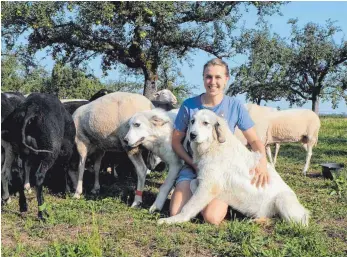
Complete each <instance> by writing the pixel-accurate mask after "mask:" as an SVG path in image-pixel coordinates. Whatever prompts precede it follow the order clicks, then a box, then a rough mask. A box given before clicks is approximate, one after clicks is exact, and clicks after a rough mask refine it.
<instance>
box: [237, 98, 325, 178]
mask: <svg viewBox="0 0 347 257" xmlns="http://www.w3.org/2000/svg"><path fill="white" fill-rule="evenodd" d="M246 108H247V109H248V111H249V114H250V116H251V118H252V120H253V121H254V122H255V129H256V132H257V134H258V136H259V138H260V139H261V140H262V142H263V143H264V145H265V147H266V152H267V155H268V158H269V161H270V163H272V164H273V165H274V166H275V164H276V160H277V155H278V151H279V147H280V143H290V142H301V143H302V144H303V146H304V148H305V150H306V151H307V156H306V163H305V166H304V169H303V174H304V175H306V173H307V170H308V168H309V164H310V160H311V156H312V148H313V146H314V145H316V144H317V142H318V133H319V128H320V120H319V117H318V116H317V114H315V113H314V112H313V111H311V110H306V109H290V110H283V111H277V110H276V109H274V108H270V107H266V106H258V105H255V104H247V105H246ZM235 135H236V136H237V138H239V139H240V140H241V142H242V143H243V144H246V142H247V141H246V140H245V138H244V137H243V135H242V133H241V132H240V131H238V130H237V131H235ZM271 144H275V145H276V148H275V149H276V150H275V156H274V159H273V160H272V156H271V149H270V145H271Z"/></svg>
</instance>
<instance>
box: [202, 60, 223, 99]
mask: <svg viewBox="0 0 347 257" xmlns="http://www.w3.org/2000/svg"><path fill="white" fill-rule="evenodd" d="M228 80H229V76H227V75H226V74H225V67H224V66H220V65H210V66H207V67H206V69H205V72H204V86H205V90H206V94H207V95H209V96H216V95H220V94H224V89H225V87H226V85H227V83H228Z"/></svg>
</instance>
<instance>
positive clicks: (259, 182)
mask: <svg viewBox="0 0 347 257" xmlns="http://www.w3.org/2000/svg"><path fill="white" fill-rule="evenodd" d="M249 174H251V175H253V174H254V177H253V178H252V180H251V184H252V185H253V184H255V185H256V187H259V186H262V187H264V186H265V185H266V184H268V183H269V181H270V176H269V172H268V170H267V165H266V161H265V162H264V161H261V162H259V164H258V165H257V167H255V169H252V170H250V171H249Z"/></svg>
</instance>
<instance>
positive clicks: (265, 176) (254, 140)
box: [243, 127, 270, 187]
mask: <svg viewBox="0 0 347 257" xmlns="http://www.w3.org/2000/svg"><path fill="white" fill-rule="evenodd" d="M243 135H244V136H245V138H246V139H247V142H248V143H249V144H250V146H251V147H252V150H253V151H254V152H260V154H261V155H262V157H261V159H260V161H259V164H258V165H257V166H256V167H255V169H252V170H250V171H249V173H250V174H251V175H252V174H254V177H253V179H252V180H251V183H252V185H253V184H255V185H256V187H259V186H260V185H261V186H262V187H264V186H265V185H266V184H268V183H269V179H270V176H269V172H268V170H267V161H266V153H265V146H264V144H263V143H262V142H261V141H260V140H259V138H258V136H257V133H256V131H255V129H254V127H252V128H249V129H247V130H246V131H243Z"/></svg>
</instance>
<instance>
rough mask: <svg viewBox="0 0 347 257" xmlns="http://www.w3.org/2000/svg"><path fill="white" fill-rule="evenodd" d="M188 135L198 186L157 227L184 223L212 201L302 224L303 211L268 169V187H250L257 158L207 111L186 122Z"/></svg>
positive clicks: (305, 218) (257, 215)
mask: <svg viewBox="0 0 347 257" xmlns="http://www.w3.org/2000/svg"><path fill="white" fill-rule="evenodd" d="M188 136H189V137H190V141H191V147H192V150H193V160H194V162H195V163H196V164H197V166H198V170H199V171H198V178H197V179H198V185H197V187H196V190H195V192H194V194H193V196H192V198H191V199H190V200H189V201H188V202H187V204H186V205H185V206H184V207H183V208H182V211H181V212H180V213H179V214H178V215H175V216H173V217H170V218H164V219H159V220H158V223H159V224H162V223H169V224H170V223H179V222H186V221H189V220H190V219H191V218H193V217H195V216H196V215H197V214H198V213H199V212H200V211H202V210H203V209H204V208H205V207H206V205H207V204H208V203H210V202H211V201H212V200H213V199H214V198H218V199H221V200H223V201H225V202H226V203H228V204H229V205H230V206H232V207H233V208H234V209H236V210H238V211H240V212H241V213H243V214H244V215H247V216H249V217H254V218H267V217H272V216H274V215H276V214H279V215H280V216H281V217H282V218H283V219H285V220H286V221H292V222H295V223H299V224H302V225H305V226H307V225H308V219H309V213H308V211H307V210H306V209H305V208H304V207H303V206H302V205H301V204H300V203H299V201H298V199H297V197H296V195H295V193H294V192H293V190H291V189H290V188H289V186H288V185H287V184H286V183H285V182H284V181H283V180H282V178H281V177H280V176H279V174H278V173H277V172H276V170H275V169H274V168H273V167H272V166H271V165H268V166H267V168H268V171H269V175H270V183H269V184H268V185H266V186H265V188H257V187H256V186H255V185H252V184H251V179H252V175H250V174H249V171H250V170H251V169H253V168H254V167H255V166H256V165H257V164H258V162H259V160H260V157H261V155H260V154H259V153H254V152H250V151H249V150H248V149H247V148H246V147H245V146H244V145H242V143H241V142H240V141H239V140H238V139H237V138H236V137H235V136H234V135H233V134H232V132H231V131H230V130H229V127H228V125H227V123H226V121H225V120H224V119H222V118H220V117H218V116H217V115H216V114H215V113H213V112H211V111H209V110H200V111H198V112H197V113H196V114H195V115H194V117H193V119H192V120H191V121H190V125H189V129H188V133H187V137H188ZM191 188H192V189H193V188H194V185H193V186H191ZM193 190H194V189H193Z"/></svg>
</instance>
